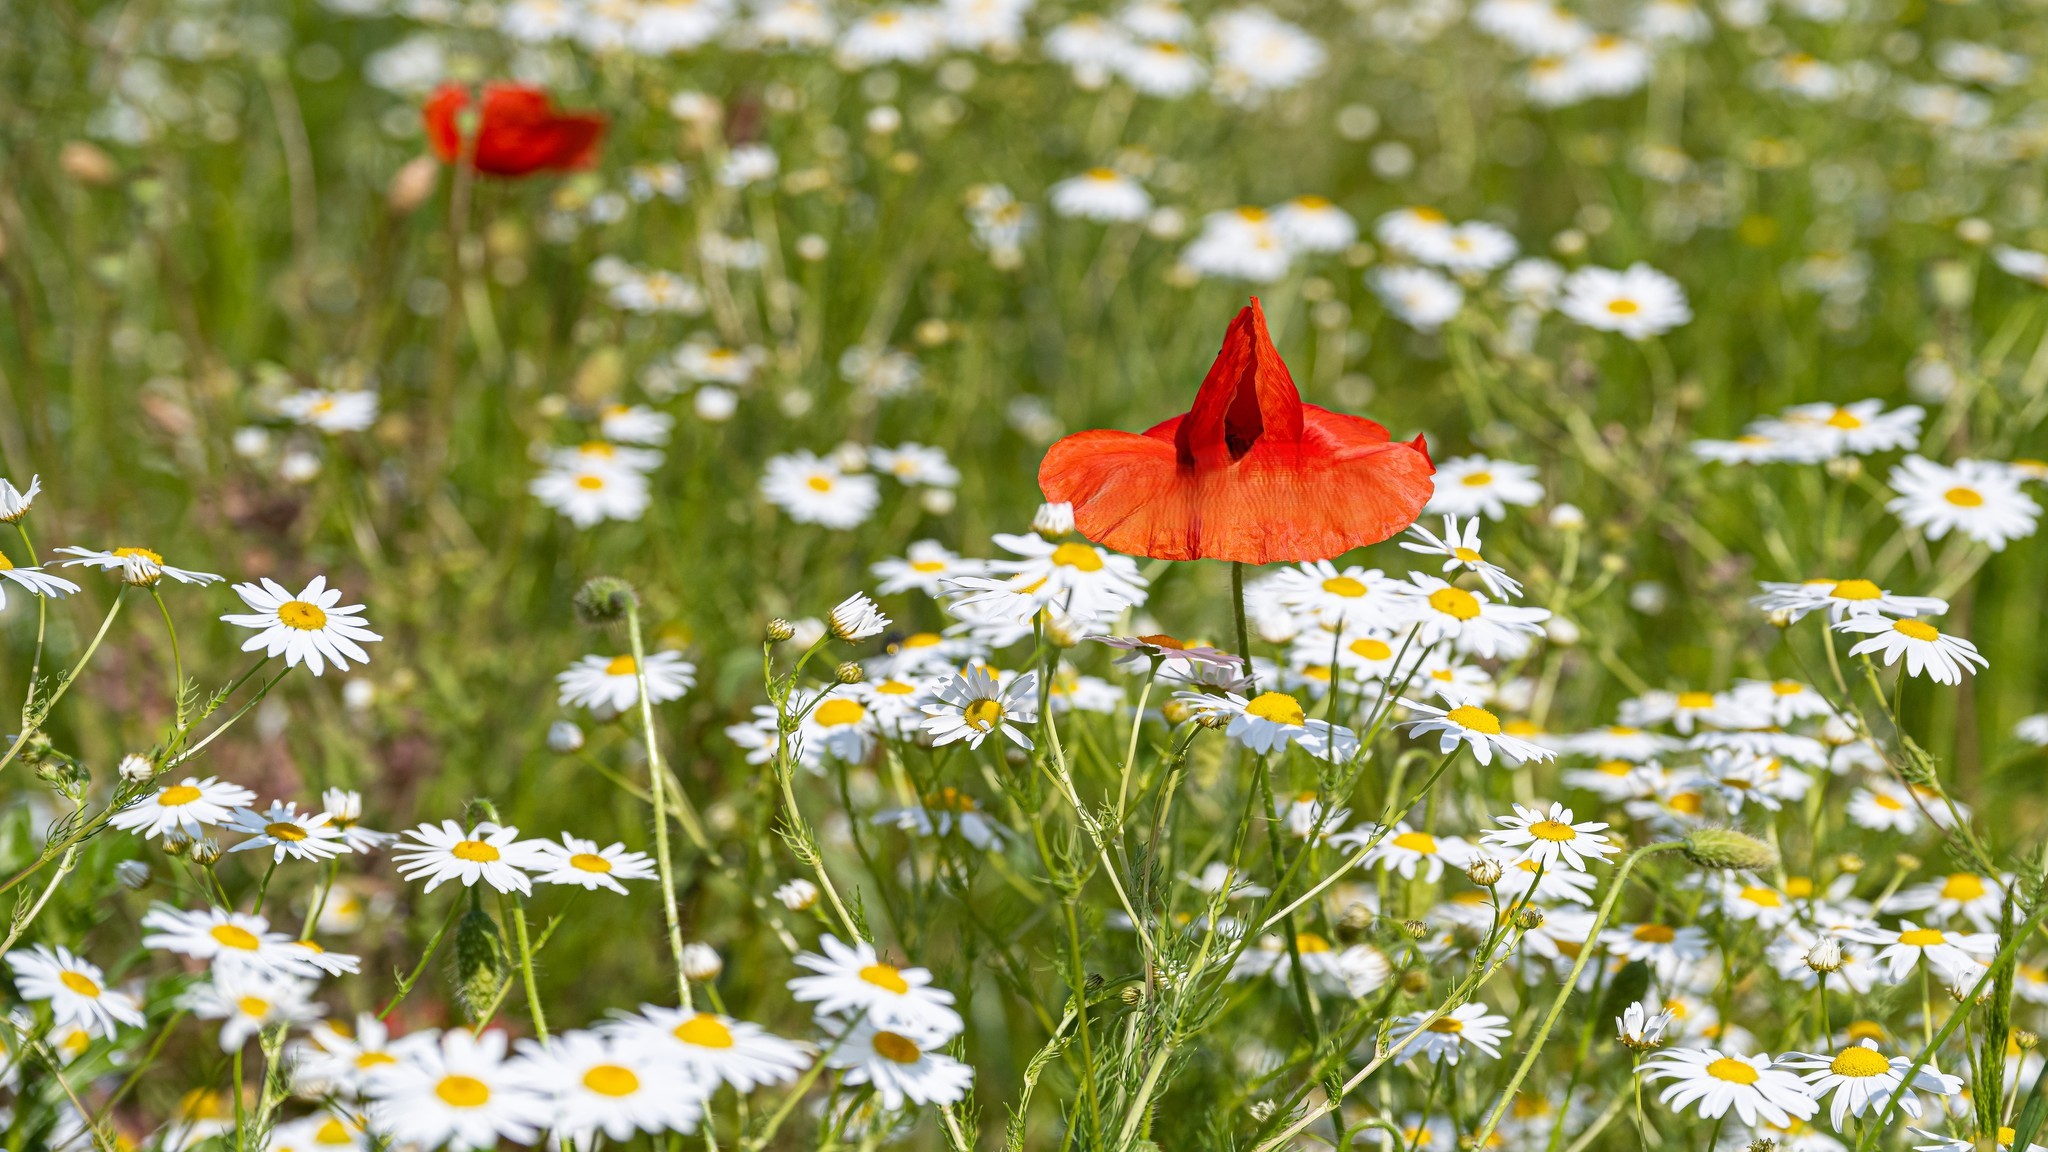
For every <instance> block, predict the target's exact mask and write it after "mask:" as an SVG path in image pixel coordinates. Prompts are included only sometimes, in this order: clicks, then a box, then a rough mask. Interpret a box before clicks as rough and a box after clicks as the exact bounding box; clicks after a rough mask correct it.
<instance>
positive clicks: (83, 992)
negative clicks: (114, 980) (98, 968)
mask: <svg viewBox="0 0 2048 1152" xmlns="http://www.w3.org/2000/svg"><path fill="white" fill-rule="evenodd" d="M57 982H58V983H60V984H62V985H64V986H65V987H66V988H69V989H71V990H72V991H73V992H76V993H78V994H79V995H80V996H87V997H90V998H92V999H94V1000H97V999H99V998H100V986H99V985H98V984H97V983H95V982H94V981H93V978H92V977H90V976H87V975H85V974H84V973H83V972H73V971H71V970H70V969H68V968H67V969H65V970H64V971H62V972H59V973H58V974H57Z"/></svg>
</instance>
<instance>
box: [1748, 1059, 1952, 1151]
mask: <svg viewBox="0 0 2048 1152" xmlns="http://www.w3.org/2000/svg"><path fill="white" fill-rule="evenodd" d="M1776 1066H1777V1067H1779V1068H1789V1069H1792V1070H1794V1071H1804V1072H1805V1073H1806V1076H1805V1078H1804V1079H1805V1080H1806V1083H1807V1091H1808V1092H1809V1093H1810V1094H1811V1095H1812V1096H1813V1097H1814V1098H1815V1099H1816V1100H1824V1099H1826V1098H1827V1097H1828V1096H1830V1095H1832V1096H1833V1097H1834V1102H1833V1104H1831V1105H1830V1106H1829V1108H1828V1119H1829V1120H1831V1121H1833V1123H1834V1126H1835V1131H1837V1132H1840V1131H1842V1130H1843V1126H1844V1125H1843V1122H1844V1121H1845V1120H1846V1119H1847V1118H1848V1117H1850V1116H1862V1115H1864V1114H1865V1113H1866V1112H1869V1111H1871V1110H1872V1109H1875V1110H1876V1111H1878V1112H1882V1111H1884V1110H1885V1108H1886V1107H1887V1106H1889V1105H1890V1103H1891V1099H1892V1097H1893V1095H1895V1094H1898V1093H1901V1092H1903V1093H1904V1094H1903V1095H1901V1096H1899V1110H1900V1111H1901V1112H1904V1113H1905V1114H1906V1115H1908V1116H1911V1117H1913V1118H1915V1119H1918V1118H1919V1116H1920V1099H1919V1097H1918V1096H1917V1095H1916V1094H1915V1093H1916V1091H1917V1092H1926V1093H1929V1094H1931V1095H1934V1096H1954V1095H1955V1094H1957V1093H1958V1092H1961V1091H1962V1090H1963V1082H1962V1080H1961V1079H1960V1078H1958V1077H1955V1076H1947V1075H1943V1074H1942V1073H1941V1072H1940V1071H1939V1070H1937V1069H1936V1068H1935V1067H1934V1065H1933V1064H1932V1063H1929V1064H1927V1065H1924V1066H1923V1067H1922V1068H1921V1069H1920V1071H1919V1072H1917V1073H1915V1074H1914V1076H1913V1081H1912V1083H1910V1084H1905V1083H1903V1082H1904V1080H1905V1077H1906V1071H1907V1069H1909V1068H1911V1067H1912V1066H1913V1059H1912V1057H1910V1056H1886V1055H1885V1054H1884V1052H1883V1051H1881V1050H1880V1049H1879V1048H1878V1046H1877V1042H1876V1041H1875V1040H1868V1039H1866V1040H1864V1041H1863V1042H1861V1043H1860V1044H1857V1045H1855V1046H1854V1047H1850V1048H1844V1049H1842V1050H1841V1051H1840V1052H1837V1053H1835V1054H1833V1055H1829V1054H1827V1053H1820V1052H1788V1053H1786V1054H1785V1055H1783V1056H1780V1057H1778V1059H1777V1061H1776Z"/></svg>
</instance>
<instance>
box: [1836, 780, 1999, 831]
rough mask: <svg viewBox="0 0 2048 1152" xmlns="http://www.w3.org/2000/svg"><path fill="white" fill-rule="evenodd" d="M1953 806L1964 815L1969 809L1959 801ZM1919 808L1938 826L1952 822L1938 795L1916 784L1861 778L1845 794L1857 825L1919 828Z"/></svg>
mask: <svg viewBox="0 0 2048 1152" xmlns="http://www.w3.org/2000/svg"><path fill="white" fill-rule="evenodd" d="M1957 807H1958V808H1959V809H1960V810H1961V811H1962V812H1963V815H1964V817H1965V818H1966V819H1967V818H1968V816H1969V809H1968V808H1964V807H1962V805H1960V804H1958V805H1957ZM1923 810H1924V812H1925V813H1926V814H1928V815H1929V816H1931V818H1932V819H1933V821H1934V822H1935V823H1936V824H1937V825H1940V826H1941V827H1944V828H1946V827H1948V826H1949V825H1950V824H1952V823H1953V822H1954V818H1953V817H1951V816H1950V815H1949V812H1948V805H1947V804H1944V803H1943V802H1942V799H1941V797H1940V796H1938V795H1936V794H1935V793H1933V792H1930V791H1927V790H1925V789H1922V788H1920V787H1918V786H1909V787H1905V788H1901V787H1899V786H1898V785H1896V784H1894V783H1892V782H1891V781H1889V780H1870V781H1867V782H1865V783H1864V785H1863V786H1862V787H1860V788H1858V789H1856V791H1854V792H1852V793H1850V794H1849V804H1848V807H1847V809H1846V811H1847V812H1848V815H1849V819H1850V820H1851V821H1852V822H1854V823H1855V824H1856V825H1857V826H1858V827H1860V828H1868V829H1870V830H1871V831H1873V832H1897V833H1900V834H1902V835H1907V836H1910V835H1912V834H1913V833H1915V832H1917V831H1919V830H1920V820H1921V816H1922V813H1923Z"/></svg>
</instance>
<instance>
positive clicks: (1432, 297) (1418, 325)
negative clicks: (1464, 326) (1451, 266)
mask: <svg viewBox="0 0 2048 1152" xmlns="http://www.w3.org/2000/svg"><path fill="white" fill-rule="evenodd" d="M1366 283H1367V285H1368V286H1369V287H1371V288H1372V290H1373V294H1374V295H1375V296H1378V297H1379V298H1380V302H1381V303H1383V304H1385V305H1386V306H1387V311H1389V312H1391V313H1393V314H1394V318H1395V319H1397V320H1399V321H1401V323H1403V324H1406V325H1408V326H1409V327H1410V328H1413V329H1415V330H1416V331H1418V332H1434V331H1436V330H1437V329H1439V328H1441V327H1443V326H1444V325H1445V324H1448V323H1450V322H1451V321H1452V320H1453V319H1455V318H1456V317H1457V315H1458V313H1459V312H1460V311H1461V310H1463V309H1464V307H1465V290H1464V289H1463V288H1460V287H1458V284H1457V282H1456V281H1454V280H1452V279H1451V278H1449V277H1448V276H1445V275H1444V274H1443V273H1441V272H1438V271H1436V270H1435V269H1432V268H1418V267H1416V266H1414V265H1412V264H1390V265H1388V266H1386V267H1384V268H1375V269H1373V270H1372V271H1371V272H1370V273H1368V274H1367V276H1366Z"/></svg>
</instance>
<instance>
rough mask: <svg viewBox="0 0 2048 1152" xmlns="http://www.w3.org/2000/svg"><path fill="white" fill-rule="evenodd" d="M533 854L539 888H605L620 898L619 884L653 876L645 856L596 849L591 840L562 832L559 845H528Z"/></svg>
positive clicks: (616, 847) (612, 848)
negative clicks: (544, 886) (558, 885)
mask: <svg viewBox="0 0 2048 1152" xmlns="http://www.w3.org/2000/svg"><path fill="white" fill-rule="evenodd" d="M528 843H529V846H530V847H532V848H533V850H534V851H535V853H536V854H537V858H536V859H535V861H534V863H532V864H531V865H528V867H530V868H531V869H532V870H533V873H534V876H533V878H534V879H535V880H537V881H539V882H540V883H542V884H574V885H576V886H577V887H579V888H582V889H583V890H585V891H591V890H593V889H597V888H609V889H611V890H612V891H614V892H618V893H621V894H623V893H624V892H625V891H626V886H625V885H623V884H621V883H619V881H621V880H645V879H648V878H649V877H651V876H653V875H654V865H653V863H652V861H651V860H650V859H649V857H648V855H647V853H645V852H628V851H626V846H625V845H624V844H616V843H615V844H613V845H611V846H610V847H608V848H600V847H598V846H597V841H595V840H583V839H579V838H577V837H575V836H571V835H569V834H568V833H566V832H564V833H563V834H562V839H561V841H560V842H559V843H557V842H556V841H553V840H533V841H529V842H528Z"/></svg>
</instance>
